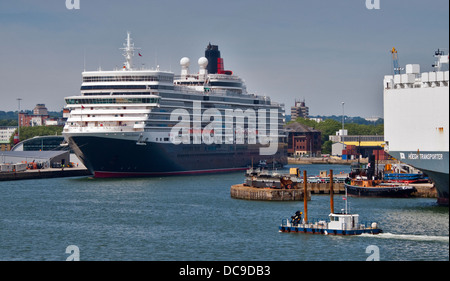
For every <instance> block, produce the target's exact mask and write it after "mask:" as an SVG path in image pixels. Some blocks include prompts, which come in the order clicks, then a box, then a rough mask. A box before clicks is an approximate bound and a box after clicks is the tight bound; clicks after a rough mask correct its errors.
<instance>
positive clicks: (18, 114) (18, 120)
mask: <svg viewBox="0 0 450 281" xmlns="http://www.w3.org/2000/svg"><path fill="white" fill-rule="evenodd" d="M21 100H22V99H21V98H17V101H18V102H19V109H18V110H17V137H18V138H19V140H20V101H21Z"/></svg>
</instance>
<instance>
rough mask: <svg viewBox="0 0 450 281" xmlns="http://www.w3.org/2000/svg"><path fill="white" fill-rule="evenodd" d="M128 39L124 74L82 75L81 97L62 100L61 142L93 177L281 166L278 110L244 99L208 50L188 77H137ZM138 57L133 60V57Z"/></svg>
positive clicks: (155, 73) (186, 63)
mask: <svg viewBox="0 0 450 281" xmlns="http://www.w3.org/2000/svg"><path fill="white" fill-rule="evenodd" d="M137 49H138V48H135V47H134V43H132V40H131V38H130V33H128V34H127V38H126V43H125V44H124V48H122V50H123V51H124V52H123V55H124V57H125V62H124V64H123V67H121V68H117V69H114V70H112V71H103V70H98V71H83V72H82V84H81V95H76V96H69V97H66V98H65V101H66V103H67V106H66V107H67V108H68V109H69V111H70V113H69V117H68V120H67V122H66V125H65V127H64V130H63V135H64V137H65V140H66V141H67V142H68V144H69V145H70V147H71V148H72V149H73V151H74V152H75V154H76V155H77V156H78V157H79V158H80V160H81V161H83V163H84V165H85V166H86V167H87V168H88V169H89V170H90V171H91V172H92V173H93V174H94V176H95V177H141V176H161V175H178V174H197V173H214V172H229V171H238V170H246V169H247V168H248V167H249V166H250V165H251V163H252V161H254V162H258V161H267V160H271V161H276V162H277V163H281V164H283V165H284V164H286V163H287V155H286V146H285V135H284V131H283V126H284V124H285V114H284V105H283V104H280V103H277V102H274V101H272V100H271V99H270V98H269V97H266V96H257V95H255V94H250V93H248V92H247V90H246V85H245V83H244V80H243V79H241V78H240V77H238V76H236V75H234V74H233V72H232V71H230V70H225V68H224V62H223V58H221V56H220V51H219V48H218V46H217V45H211V44H208V45H207V47H206V50H205V56H203V57H200V58H199V59H198V68H199V69H198V72H197V73H190V70H189V68H190V59H189V58H187V57H183V58H181V60H180V65H181V75H177V76H175V75H174V73H173V72H170V71H162V70H160V69H159V66H156V69H136V68H135V67H134V66H133V57H134V56H135V51H136V50H137ZM138 55H139V56H141V54H140V53H138Z"/></svg>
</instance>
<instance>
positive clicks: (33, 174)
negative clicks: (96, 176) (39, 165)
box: [0, 168, 91, 181]
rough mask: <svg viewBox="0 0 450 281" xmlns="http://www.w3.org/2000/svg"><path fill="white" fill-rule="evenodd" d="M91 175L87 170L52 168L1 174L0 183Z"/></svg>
mask: <svg viewBox="0 0 450 281" xmlns="http://www.w3.org/2000/svg"><path fill="white" fill-rule="evenodd" d="M89 175H91V173H90V172H89V171H88V170H87V169H86V168H64V169H61V168H50V169H42V170H27V171H23V172H1V173H0V181H12V180H33V179H48V178H63V177H81V176H89Z"/></svg>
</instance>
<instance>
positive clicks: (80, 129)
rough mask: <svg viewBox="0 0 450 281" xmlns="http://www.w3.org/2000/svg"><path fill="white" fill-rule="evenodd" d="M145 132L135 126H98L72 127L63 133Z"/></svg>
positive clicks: (65, 129)
mask: <svg viewBox="0 0 450 281" xmlns="http://www.w3.org/2000/svg"><path fill="white" fill-rule="evenodd" d="M140 131H143V128H134V127H133V126H96V127H80V126H71V127H69V128H64V129H63V132H65V133H69V132H70V133H95V132H98V133H104V132H111V133H113V132H115V133H116V132H123V133H127V132H140Z"/></svg>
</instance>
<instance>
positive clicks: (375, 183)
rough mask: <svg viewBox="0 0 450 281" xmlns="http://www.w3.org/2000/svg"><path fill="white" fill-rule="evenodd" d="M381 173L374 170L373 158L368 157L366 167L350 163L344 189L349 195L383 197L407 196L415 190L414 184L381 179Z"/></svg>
mask: <svg viewBox="0 0 450 281" xmlns="http://www.w3.org/2000/svg"><path fill="white" fill-rule="evenodd" d="M381 175H382V173H381V172H378V173H377V172H376V171H375V163H374V160H373V159H371V158H370V157H369V164H368V167H367V168H361V167H359V165H357V166H356V165H355V166H353V165H352V172H351V173H350V175H349V178H348V179H347V181H346V183H345V190H346V192H348V194H350V195H351V196H362V197H383V198H409V197H411V195H412V193H414V192H416V191H417V189H416V188H415V187H414V186H411V185H407V184H406V183H402V182H393V181H391V180H387V179H386V178H384V179H382V176H381ZM385 175H386V174H385Z"/></svg>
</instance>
